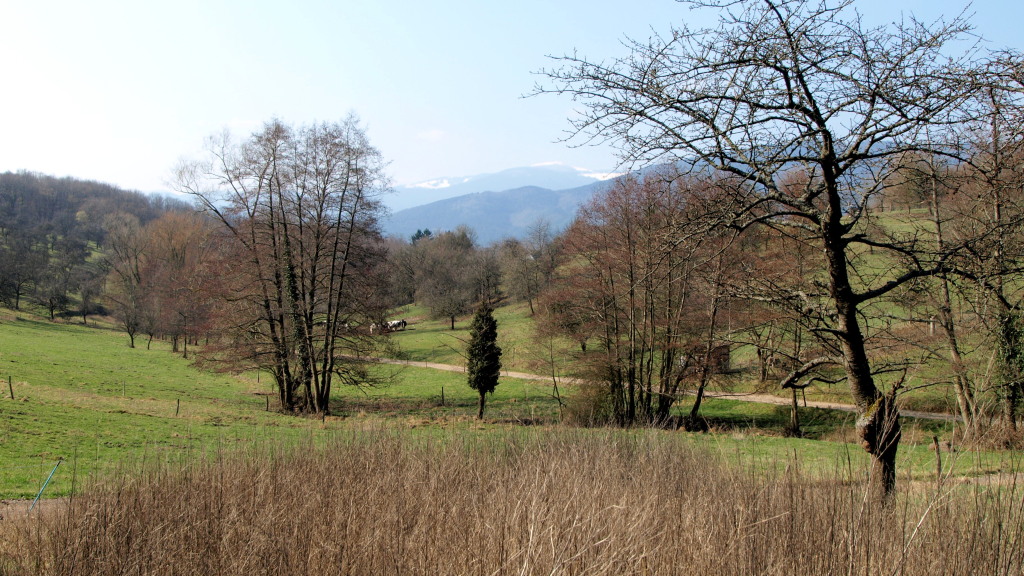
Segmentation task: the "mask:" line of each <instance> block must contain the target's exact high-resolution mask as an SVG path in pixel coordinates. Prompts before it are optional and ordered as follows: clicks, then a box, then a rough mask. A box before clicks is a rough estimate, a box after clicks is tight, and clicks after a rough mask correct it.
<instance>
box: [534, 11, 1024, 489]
mask: <svg viewBox="0 0 1024 576" xmlns="http://www.w3.org/2000/svg"><path fill="white" fill-rule="evenodd" d="M682 4H684V5H688V6H689V7H691V8H697V9H712V10H716V11H717V12H718V14H719V15H720V18H719V24H718V26H717V27H716V28H711V29H702V30H691V29H689V28H687V27H685V26H684V27H679V28H674V29H672V31H671V33H670V34H669V35H668V36H667V37H655V38H653V39H651V40H649V41H647V42H635V41H634V42H631V43H630V44H629V45H628V47H629V48H630V54H629V55H628V56H626V57H624V58H621V59H617V60H614V61H611V62H608V63H604V62H592V61H589V60H587V59H586V58H584V57H580V56H576V55H573V56H565V57H562V58H559V59H557V61H558V63H559V66H558V67H556V68H554V69H552V70H547V71H543V73H544V74H546V75H547V77H548V78H549V81H550V84H549V85H547V86H543V85H542V86H540V87H538V89H537V92H538V93H554V94H563V95H570V96H572V97H573V98H574V99H575V100H576V101H578V102H579V103H580V104H581V105H582V106H581V111H580V113H579V116H578V117H576V118H574V119H573V120H572V122H573V124H572V126H573V133H574V134H575V137H576V138H579V139H582V140H584V141H592V140H595V139H596V140H600V141H612V142H615V143H617V144H618V145H619V146H620V148H621V153H622V155H623V158H624V160H625V161H627V162H629V163H634V164H641V165H642V164H647V163H651V162H672V163H674V164H675V165H676V166H678V167H679V168H680V169H681V170H683V171H689V172H718V173H724V174H728V175H731V176H732V178H733V182H734V186H733V187H732V193H731V195H729V197H728V198H724V199H723V200H722V201H721V202H720V203H719V204H717V205H716V206H714V207H713V209H714V211H715V215H716V216H717V218H718V220H719V222H720V224H721V225H722V226H729V227H735V228H739V229H746V228H749V227H750V226H753V225H756V224H765V225H768V226H771V227H774V228H777V229H783V230H785V231H786V232H787V233H788V234H794V235H799V236H801V237H802V238H803V239H804V240H805V241H807V242H810V243H812V244H814V245H815V246H816V247H817V248H818V249H819V250H820V251H821V252H820V253H821V254H822V255H823V267H824V268H823V269H824V273H823V275H822V278H821V284H822V288H823V289H822V293H823V298H824V299H825V300H826V302H827V304H828V309H829V314H828V316H827V319H828V324H827V325H825V326H823V327H822V328H821V330H822V331H823V332H825V333H827V334H830V335H831V337H833V338H835V340H836V341H837V348H838V350H840V352H841V355H842V360H843V364H844V368H845V372H846V379H847V381H848V383H849V386H850V392H851V395H852V397H853V399H854V401H855V403H856V404H857V406H858V407H859V409H860V418H859V419H858V430H859V433H860V438H861V440H862V443H863V445H864V447H865V449H867V451H868V452H869V453H871V455H872V456H873V457H874V461H875V464H876V476H875V479H876V481H877V482H878V486H879V487H880V488H881V489H882V494H883V495H885V496H888V495H890V494H891V493H892V491H893V489H894V486H895V458H896V450H897V447H898V444H899V440H900V436H901V432H900V425H899V418H898V410H897V409H896V407H895V405H894V395H893V394H883V392H882V390H881V389H880V387H879V385H878V383H877V382H876V379H875V374H874V372H873V370H872V361H871V359H870V358H869V353H868V349H867V348H866V347H865V338H866V336H865V323H864V319H863V318H862V317H861V315H862V313H863V308H864V307H865V306H866V305H867V304H868V303H869V302H871V301H872V300H874V299H877V298H880V297H882V296H885V295H886V294H888V293H890V292H891V291H892V290H894V289H895V288H897V287H899V286H901V285H902V284H904V283H906V282H908V281H910V280H912V279H915V278H920V277H923V276H928V275H932V274H935V273H938V272H941V271H943V270H947V269H948V268H949V266H950V262H951V261H952V259H953V258H954V257H955V256H956V255H958V254H961V253H963V252H964V250H965V249H966V244H959V245H957V246H946V247H945V250H944V251H943V252H941V253H940V252H939V251H937V250H935V249H934V245H930V246H929V247H928V248H927V249H922V246H923V245H922V244H920V243H918V242H916V239H912V240H910V241H908V240H905V239H902V240H898V239H893V238H884V237H873V236H872V235H870V234H868V233H867V231H866V224H865V222H864V220H865V216H867V215H868V212H869V208H870V207H871V206H872V203H873V201H874V199H875V197H876V196H877V195H879V194H880V193H881V192H882V191H883V190H884V188H885V186H886V185H887V183H890V182H891V181H892V179H891V178H890V177H889V176H890V175H891V174H892V173H894V172H895V171H896V170H897V168H898V167H899V166H900V163H901V162H902V161H903V159H904V158H905V157H906V156H907V155H908V154H911V153H925V154H938V155H942V156H947V157H951V158H954V159H961V158H963V157H966V150H964V149H961V148H959V147H958V143H959V142H960V138H959V137H958V132H960V131H962V130H963V129H964V127H967V126H970V125H972V124H973V123H975V121H976V120H977V119H978V118H980V117H981V116H982V114H983V107H981V106H980V105H979V102H980V96H981V94H982V91H983V87H984V86H985V85H986V82H987V81H990V80H991V79H992V78H993V74H992V70H991V67H990V66H988V64H990V63H991V62H993V61H994V58H993V57H991V56H990V55H987V54H986V53H983V52H982V50H981V48H980V47H979V44H978V43H977V39H976V37H974V36H972V35H971V31H972V29H971V25H970V23H969V22H968V21H967V19H966V18H964V17H962V16H958V17H955V18H953V19H951V20H949V21H937V22H933V23H924V22H920V21H918V20H916V19H914V18H913V17H910V18H908V19H906V20H904V21H901V22H896V23H893V24H890V25H887V26H879V27H868V26H866V25H865V24H864V22H863V20H862V19H861V17H860V15H859V14H858V13H857V11H856V10H855V8H854V2H853V1H852V0H845V1H839V2H829V1H817V0H815V1H812V0H756V1H755V0H721V1H717V0H707V1H705V0H690V1H684V2H682ZM1002 56H1003V57H1004V59H1003V60H1002V62H1003V68H1004V69H1013V68H1014V67H1019V62H1020V58H1019V57H1017V56H1016V55H1013V54H1009V55H1007V54H1003V55H1002ZM860 249H872V250H877V251H880V252H881V253H882V254H883V255H884V256H883V257H885V258H889V259H890V260H891V261H892V262H894V263H895V264H896V265H894V266H893V267H891V268H889V269H886V270H882V271H879V270H869V269H868V268H867V267H862V266H861V263H859V262H858V260H857V254H858V250H860Z"/></svg>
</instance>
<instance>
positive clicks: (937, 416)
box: [378, 358, 958, 422]
mask: <svg viewBox="0 0 1024 576" xmlns="http://www.w3.org/2000/svg"><path fill="white" fill-rule="evenodd" d="M378 361H379V362H380V363H382V364H398V365H402V366H415V367H417V368H431V369H433V370H445V371H447V372H462V373H465V372H466V368H465V367H463V366H456V365H454V364H437V363H435V362H416V361H413V360H394V359H391V358H378ZM501 374H502V375H503V376H507V377H509V378H519V379H521V380H536V381H540V382H551V376H541V375H539V374H528V373H526V372H510V371H508V370H502V371H501ZM573 380H574V379H572V378H559V379H558V382H559V384H561V383H563V382H565V383H567V384H571V383H572V382H573ZM687 394H688V395H689V392H687ZM704 397H705V398H722V399H727V400H737V401H740V402H756V403H759V404H774V405H777V406H789V405H791V404H792V403H793V401H792V400H790V399H788V398H780V397H778V396H772V395H771V394H746V393H734V392H707V391H705V393H704ZM800 406H801V407H807V408H822V409H825V410H841V411H843V412H853V413H856V412H857V407H856V406H854V405H853V404H840V403H838V402H820V401H816V400H808V401H803V402H801V403H800ZM900 414H901V415H903V416H907V417H910V418H921V419H925V420H942V421H944V422H955V421H956V420H957V418H958V417H957V416H954V415H952V414H944V413H940V412H922V411H920V410H900Z"/></svg>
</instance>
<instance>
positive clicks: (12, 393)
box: [7, 376, 14, 400]
mask: <svg viewBox="0 0 1024 576" xmlns="http://www.w3.org/2000/svg"><path fill="white" fill-rule="evenodd" d="M7 389H8V390H9V391H10V392H11V400H14V384H13V383H12V382H11V376H8V377H7Z"/></svg>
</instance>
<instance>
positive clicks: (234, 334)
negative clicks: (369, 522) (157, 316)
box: [177, 117, 387, 414]
mask: <svg viewBox="0 0 1024 576" xmlns="http://www.w3.org/2000/svg"><path fill="white" fill-rule="evenodd" d="M383 164H384V163H383V160H382V159H381V155H380V152H378V151H377V149H376V148H374V147H373V146H371V145H370V143H369V141H368V139H367V137H366V134H365V132H364V131H363V130H362V128H361V127H360V125H359V123H358V121H357V119H356V118H354V117H349V118H347V119H346V120H344V121H342V122H338V123H329V124H328V123H324V124H317V125H313V126H308V127H303V128H299V129H293V128H292V127H290V126H287V125H285V124H283V123H282V122H280V121H277V120H273V121H270V122H267V123H266V124H265V125H264V126H263V128H262V129H261V130H260V131H258V132H256V133H254V134H253V135H252V136H250V137H249V138H248V139H247V140H245V141H242V142H238V143H236V142H234V141H232V140H231V138H230V136H229V135H224V136H222V137H219V138H213V139H211V140H210V144H209V154H208V157H207V158H206V159H205V160H201V161H197V162H193V163H186V164H183V165H182V166H181V167H180V168H179V170H178V175H177V184H178V189H179V190H180V191H183V192H187V193H189V194H191V195H193V196H194V197H195V198H196V199H197V201H198V202H199V204H200V206H201V207H202V208H204V209H205V210H206V211H207V212H208V213H210V214H212V215H213V216H214V217H215V218H216V219H217V220H218V221H219V222H220V223H221V225H222V228H223V230H224V231H225V236H226V238H227V239H228V240H229V242H228V245H229V250H228V252H229V256H228V258H227V259H226V260H225V262H223V265H222V270H221V274H222V276H223V281H224V284H225V290H226V294H225V299H224V300H225V302H224V306H223V308H224V309H223V313H222V316H221V329H222V337H221V338H220V340H219V343H220V345H221V346H222V347H223V350H221V353H220V354H219V356H220V358H221V359H223V360H226V361H228V362H230V363H231V364H232V365H233V366H235V367H236V369H241V368H263V369H266V370H269V371H270V372H271V373H272V374H273V375H274V378H275V380H276V382H277V384H278V391H279V394H280V400H281V406H282V408H284V409H286V410H302V411H312V412H317V413H323V414H326V413H328V412H329V411H330V405H329V400H330V392H331V386H332V383H333V382H334V381H335V377H340V378H342V379H343V380H344V379H347V378H350V377H353V376H359V375H360V372H359V371H358V370H356V368H355V367H356V364H355V362H354V361H352V360H351V358H352V357H354V356H358V355H359V351H360V347H361V346H362V342H363V340H362V339H361V338H360V336H361V335H363V333H364V331H361V330H359V329H358V327H359V326H360V325H369V323H370V321H372V320H373V319H375V318H378V317H380V316H381V315H382V314H381V312H380V308H381V306H380V305H379V301H378V299H379V295H380V294H384V293H385V292H386V290H384V289H383V286H382V284H381V283H382V282H383V279H384V274H383V272H382V270H381V269H380V265H381V263H382V262H383V259H384V254H383V249H382V246H383V244H382V241H381V237H380V231H379V227H378V222H377V218H378V215H379V214H380V212H381V210H382V209H381V206H380V203H379V201H378V197H379V195H380V194H381V193H382V192H383V191H384V190H385V189H386V187H387V179H386V177H385V175H384V173H383ZM214 353H215V354H216V350H214Z"/></svg>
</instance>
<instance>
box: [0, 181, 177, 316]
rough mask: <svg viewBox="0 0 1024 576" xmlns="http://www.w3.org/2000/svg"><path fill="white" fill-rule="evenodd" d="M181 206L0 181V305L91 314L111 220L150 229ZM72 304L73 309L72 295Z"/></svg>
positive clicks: (95, 188)
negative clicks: (29, 304) (101, 248)
mask: <svg viewBox="0 0 1024 576" xmlns="http://www.w3.org/2000/svg"><path fill="white" fill-rule="evenodd" d="M187 209H188V206H187V204H185V203H184V202H180V201H177V200H173V199H168V198H164V197H161V196H149V195H144V194H141V193H139V192H132V191H128V190H123V189H121V188H118V187H116V186H111V185H109V184H103V183H99V182H90V181H85V180H78V179H75V178H55V177H53V176H46V175H42V174H35V173H30V172H17V173H11V172H6V173H2V174H0V302H2V303H3V304H4V305H5V306H7V307H10V308H15V309H17V308H20V307H21V306H22V305H23V304H24V303H25V302H26V301H32V302H35V303H38V304H39V305H41V306H43V307H45V308H47V309H48V310H49V313H50V315H51V316H53V315H56V314H58V313H61V312H68V311H71V310H72V308H73V306H74V309H75V311H77V312H80V313H84V314H88V313H91V312H92V311H93V310H92V309H91V308H98V304H97V303H96V301H95V298H94V297H95V296H96V295H98V293H99V290H100V287H101V284H102V278H103V276H104V275H105V273H106V270H105V269H104V266H103V264H102V262H100V260H99V259H97V258H96V257H95V254H96V249H97V248H98V247H99V246H101V245H103V243H104V241H105V240H106V238H107V235H108V231H109V229H110V223H111V222H112V219H114V218H118V217H120V218H123V217H130V218H132V219H134V220H136V221H138V222H139V223H142V224H144V223H147V222H151V221H153V220H155V219H157V218H159V217H160V216H161V215H163V214H165V213H167V212H172V211H183V210H187ZM73 294H74V295H77V296H76V301H75V302H74V303H73V302H72V295H73Z"/></svg>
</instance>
